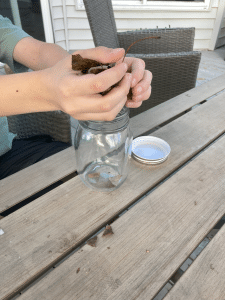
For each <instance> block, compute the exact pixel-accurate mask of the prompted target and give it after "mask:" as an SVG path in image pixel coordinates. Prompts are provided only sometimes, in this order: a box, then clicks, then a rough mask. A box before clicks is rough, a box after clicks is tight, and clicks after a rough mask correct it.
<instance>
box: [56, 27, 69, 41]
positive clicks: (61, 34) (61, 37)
mask: <svg viewBox="0 0 225 300" xmlns="http://www.w3.org/2000/svg"><path fill="white" fill-rule="evenodd" d="M65 40H66V36H65V30H64V29H62V30H57V31H55V41H56V43H58V42H60V41H65Z"/></svg>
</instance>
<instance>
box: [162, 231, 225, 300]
mask: <svg viewBox="0 0 225 300" xmlns="http://www.w3.org/2000/svg"><path fill="white" fill-rule="evenodd" d="M224 253H225V226H223V227H222V228H221V230H220V231H219V232H218V233H217V235H216V236H215V237H214V238H213V240H212V241H211V242H210V243H209V244H208V245H207V247H206V248H205V249H204V251H203V252H202V253H201V254H200V255H199V256H198V258H197V259H196V261H195V262H194V263H193V265H192V266H191V267H190V269H189V270H188V271H187V272H186V273H185V274H184V275H183V276H182V278H180V280H179V281H178V282H177V284H176V285H175V286H174V287H173V289H172V290H171V292H170V293H169V294H168V295H167V296H166V297H165V299H164V300H199V299H218V300H220V299H221V300H223V299H225V298H224V297H225V276H224V274H225V255H224Z"/></svg>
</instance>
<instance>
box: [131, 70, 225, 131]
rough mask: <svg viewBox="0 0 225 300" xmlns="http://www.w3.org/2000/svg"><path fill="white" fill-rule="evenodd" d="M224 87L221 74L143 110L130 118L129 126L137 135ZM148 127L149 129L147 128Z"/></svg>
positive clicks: (224, 79) (224, 82)
mask: <svg viewBox="0 0 225 300" xmlns="http://www.w3.org/2000/svg"><path fill="white" fill-rule="evenodd" d="M223 89H225V75H221V76H219V77H217V78H215V79H213V80H210V81H208V82H207V83H204V84H202V85H200V86H198V87H196V88H193V89H191V90H189V91H187V92H185V93H183V94H181V95H179V96H177V97H174V98H173V99H171V100H168V101H166V102H164V103H162V104H160V105H157V106H155V107H153V108H152V109H150V110H148V111H145V112H143V113H142V114H141V116H140V115H137V116H135V117H133V118H132V119H131V128H132V131H133V134H134V136H138V135H141V134H143V133H144V132H147V131H148V130H150V129H152V128H154V127H156V126H159V125H160V124H162V123H164V122H166V121H169V120H170V119H172V118H174V117H175V116H177V115H179V114H181V113H182V112H184V111H186V110H188V109H189V108H191V107H193V106H194V105H196V104H198V103H201V102H202V101H204V100H205V99H207V98H209V97H211V96H210V94H211V95H214V94H216V93H218V92H220V91H222V90H223ZM149 128H150V129H149Z"/></svg>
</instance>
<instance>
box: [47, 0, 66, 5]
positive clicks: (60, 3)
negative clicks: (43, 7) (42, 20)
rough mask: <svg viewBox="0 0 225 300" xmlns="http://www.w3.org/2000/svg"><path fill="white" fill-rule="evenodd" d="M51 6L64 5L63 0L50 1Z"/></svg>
mask: <svg viewBox="0 0 225 300" xmlns="http://www.w3.org/2000/svg"><path fill="white" fill-rule="evenodd" d="M50 3H51V6H52V7H53V6H60V5H63V0H50Z"/></svg>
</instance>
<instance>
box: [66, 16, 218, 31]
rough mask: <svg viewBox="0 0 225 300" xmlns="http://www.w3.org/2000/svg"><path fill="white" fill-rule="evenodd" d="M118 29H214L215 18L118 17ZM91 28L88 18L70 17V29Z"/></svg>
mask: <svg viewBox="0 0 225 300" xmlns="http://www.w3.org/2000/svg"><path fill="white" fill-rule="evenodd" d="M116 24H117V29H118V30H133V29H140V28H157V26H158V28H169V26H170V27H190V26H193V27H195V28H196V29H212V28H213V25H214V19H196V20H189V19H184V20H182V22H181V20H180V19H171V20H164V19H157V20H152V19H150V20H147V21H146V20H143V19H137V20H132V21H131V20H127V19H117V20H116ZM74 28H76V29H89V28H90V26H89V23H88V20H87V19H77V18H68V29H74Z"/></svg>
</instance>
